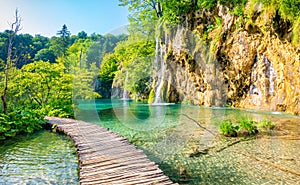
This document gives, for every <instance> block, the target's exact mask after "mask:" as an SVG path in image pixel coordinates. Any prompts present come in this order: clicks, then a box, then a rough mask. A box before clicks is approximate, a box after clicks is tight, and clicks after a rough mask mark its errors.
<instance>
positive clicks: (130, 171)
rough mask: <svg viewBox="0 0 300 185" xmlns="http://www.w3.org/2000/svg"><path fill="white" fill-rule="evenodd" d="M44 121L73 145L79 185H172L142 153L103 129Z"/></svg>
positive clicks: (75, 122)
mask: <svg viewBox="0 0 300 185" xmlns="http://www.w3.org/2000/svg"><path fill="white" fill-rule="evenodd" d="M45 120H46V121H47V123H48V124H49V125H50V126H51V127H52V125H54V124H55V125H56V127H57V131H59V132H62V133H64V134H66V135H68V136H69V137H70V138H71V139H72V140H73V141H74V143H75V146H76V147H77V153H78V158H79V168H80V173H79V181H80V184H82V185H89V184H93V185H94V184H105V185H106V184H115V185H125V184H126V185H129V184H164V185H167V184H174V183H173V182H172V181H171V180H170V179H169V178H168V177H167V176H165V175H164V174H163V172H162V171H161V170H160V169H159V168H158V166H157V165H156V164H155V163H154V162H152V161H150V160H149V159H148V158H147V156H146V155H145V154H144V152H143V151H142V150H140V149H137V148H136V146H134V145H132V144H131V143H129V142H128V141H127V140H126V139H124V138H123V137H121V136H119V135H118V134H116V133H113V132H111V131H109V130H108V129H106V128H103V127H101V126H99V125H95V124H91V123H87V122H84V121H79V120H73V119H66V118H56V117H46V118H45Z"/></svg>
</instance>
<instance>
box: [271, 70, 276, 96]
mask: <svg viewBox="0 0 300 185" xmlns="http://www.w3.org/2000/svg"><path fill="white" fill-rule="evenodd" d="M269 72H270V77H269V82H270V88H269V94H271V95H274V93H275V81H274V78H276V71H275V69H274V67H273V65H272V64H270V67H269Z"/></svg>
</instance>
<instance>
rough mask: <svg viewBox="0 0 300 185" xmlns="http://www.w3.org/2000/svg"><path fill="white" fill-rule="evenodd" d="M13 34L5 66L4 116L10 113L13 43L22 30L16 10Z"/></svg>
mask: <svg viewBox="0 0 300 185" xmlns="http://www.w3.org/2000/svg"><path fill="white" fill-rule="evenodd" d="M10 26H11V31H12V32H11V33H10V35H9V41H8V51H7V59H6V64H5V69H4V73H5V82H4V89H3V91H2V95H1V100H2V106H3V112H4V114H7V113H8V107H7V90H8V80H9V70H10V68H11V67H12V65H13V64H12V58H13V57H12V49H13V41H14V37H15V35H17V33H18V31H20V30H21V27H20V26H21V17H20V16H19V11H18V9H16V12H15V22H13V23H11V25H10Z"/></svg>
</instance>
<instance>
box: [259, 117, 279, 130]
mask: <svg viewBox="0 0 300 185" xmlns="http://www.w3.org/2000/svg"><path fill="white" fill-rule="evenodd" d="M258 127H259V128H261V129H264V130H273V129H275V124H273V123H272V122H271V121H270V120H268V119H263V120H262V121H260V122H259V123H258Z"/></svg>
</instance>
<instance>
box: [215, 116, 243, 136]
mask: <svg viewBox="0 0 300 185" xmlns="http://www.w3.org/2000/svg"><path fill="white" fill-rule="evenodd" d="M238 129H239V128H238V127H237V126H234V125H233V123H232V121H231V120H225V121H223V122H222V123H221V124H220V126H219V130H220V131H221V133H222V134H223V135H225V136H229V137H232V136H237V130H238Z"/></svg>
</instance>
